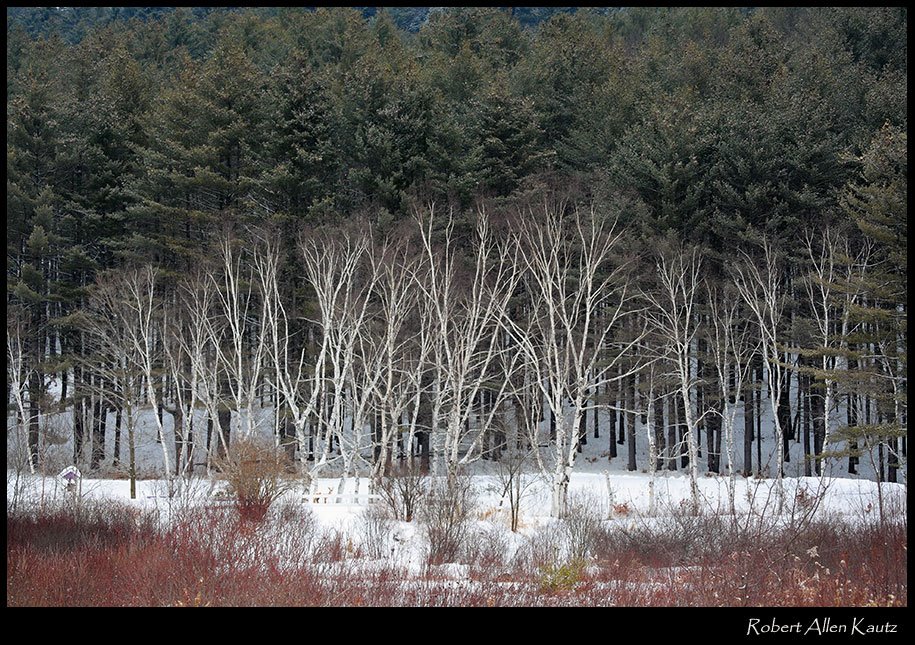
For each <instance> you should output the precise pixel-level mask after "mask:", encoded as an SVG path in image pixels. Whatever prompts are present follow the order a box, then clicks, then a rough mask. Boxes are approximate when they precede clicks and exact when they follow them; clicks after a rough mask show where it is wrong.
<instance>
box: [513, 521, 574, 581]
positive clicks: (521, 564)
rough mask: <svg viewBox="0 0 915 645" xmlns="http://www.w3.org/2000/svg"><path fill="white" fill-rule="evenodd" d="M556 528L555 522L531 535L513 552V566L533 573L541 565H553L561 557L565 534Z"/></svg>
mask: <svg viewBox="0 0 915 645" xmlns="http://www.w3.org/2000/svg"><path fill="white" fill-rule="evenodd" d="M557 523H558V522H557ZM556 529H557V526H556V523H553V524H550V525H547V526H545V527H543V528H540V529H539V530H537V531H536V532H535V533H534V534H533V535H531V536H530V537H529V538H528V539H527V541H525V543H524V544H523V545H522V546H521V547H520V548H519V549H518V551H517V552H516V553H515V556H514V558H513V559H512V566H513V568H515V569H517V570H520V571H524V572H527V573H531V574H533V573H536V572H537V571H539V570H540V569H542V568H543V567H547V566H553V565H555V564H556V563H557V562H559V561H560V560H561V558H562V551H563V547H564V542H565V536H564V535H563V534H562V531H558V530H556Z"/></svg>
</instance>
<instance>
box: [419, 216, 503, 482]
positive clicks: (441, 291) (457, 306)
mask: <svg viewBox="0 0 915 645" xmlns="http://www.w3.org/2000/svg"><path fill="white" fill-rule="evenodd" d="M417 222H418V224H419V228H420V241H421V244H422V249H423V254H422V257H423V261H424V264H425V270H424V271H423V272H422V274H421V275H422V276H423V277H424V278H425V279H424V280H423V281H421V282H419V283H418V286H419V288H420V290H421V292H422V298H423V306H424V307H425V309H426V311H427V312H428V315H429V316H430V317H431V324H432V328H433V338H432V352H431V358H432V362H433V367H432V370H431V371H432V375H433V384H432V391H431V397H432V441H433V470H434V471H436V472H438V473H441V470H442V466H443V465H444V466H446V467H447V474H448V476H449V477H453V476H454V475H456V474H457V470H458V468H459V467H460V466H462V465H464V464H467V463H469V462H471V461H473V460H475V459H477V458H479V457H480V456H481V454H482V439H483V437H484V434H485V430H486V428H487V427H489V426H491V424H492V422H493V420H494V418H495V416H496V414H497V413H498V411H499V410H500V409H501V407H502V403H503V402H504V401H505V400H506V397H507V395H508V386H509V383H508V381H506V380H505V379H500V380H499V381H498V382H497V383H495V384H492V383H490V381H491V380H492V379H493V377H494V376H495V375H496V374H497V373H498V372H499V367H500V365H499V360H500V357H501V356H502V355H503V353H504V352H506V351H508V350H507V348H506V347H505V346H504V344H503V343H500V334H499V333H498V330H499V328H500V321H501V320H503V319H504V317H505V312H506V310H507V306H508V302H509V299H510V297H511V295H512V293H513V291H514V287H515V284H516V281H517V275H518V273H517V270H516V266H517V247H515V246H513V245H512V244H509V243H503V244H497V243H495V242H494V241H493V239H492V235H491V232H490V227H489V221H488V218H487V216H486V213H485V212H484V211H482V210H481V211H479V212H478V217H477V228H476V239H475V245H476V246H475V252H474V259H473V266H472V268H471V269H470V270H469V271H468V272H467V275H465V276H459V272H458V269H457V263H458V251H457V249H456V248H455V244H454V239H453V235H454V220H453V218H452V217H451V214H450V213H449V215H448V217H447V219H446V221H445V227H444V240H443V242H442V244H441V245H440V246H438V247H437V246H436V245H435V244H434V243H433V231H434V224H435V206H434V205H431V206H430V207H429V209H428V213H419V214H418V216H417ZM461 278H463V280H461ZM486 387H491V388H493V390H494V397H493V404H492V407H491V408H490V410H489V411H488V413H485V414H482V415H480V417H479V418H478V419H477V427H476V429H475V430H476V431H475V432H473V431H471V432H470V433H468V426H469V422H470V419H471V416H472V415H473V406H474V402H475V401H476V400H477V398H478V396H479V395H480V393H481V392H482V391H483V389H484V388H486ZM440 424H441V427H440ZM462 450H463V451H464V452H463V455H462V454H461V451H462Z"/></svg>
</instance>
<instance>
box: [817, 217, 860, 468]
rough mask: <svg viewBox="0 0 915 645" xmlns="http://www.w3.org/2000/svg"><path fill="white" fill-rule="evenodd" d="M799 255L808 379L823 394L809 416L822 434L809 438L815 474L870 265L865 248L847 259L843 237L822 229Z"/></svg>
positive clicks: (848, 251) (848, 252) (849, 252)
mask: <svg viewBox="0 0 915 645" xmlns="http://www.w3.org/2000/svg"><path fill="white" fill-rule="evenodd" d="M805 250H806V253H807V259H808V261H809V263H808V268H809V273H808V275H807V276H806V278H805V279H804V280H803V285H804V289H805V291H806V295H807V299H808V303H809V305H810V310H811V312H812V318H813V323H814V327H815V333H816V348H814V349H812V350H808V353H812V354H814V355H815V354H819V358H820V364H819V369H817V370H815V371H814V376H815V377H816V378H817V380H819V381H821V382H822V389H823V399H822V400H823V405H822V409H820V410H817V411H816V412H815V415H817V416H818V417H819V418H817V417H815V421H816V422H817V423H818V424H819V426H820V427H821V428H822V433H817V434H815V438H816V439H819V440H818V441H815V446H814V453H815V459H816V460H815V462H814V463H815V465H816V472H817V473H818V474H820V472H821V467H820V460H821V457H822V453H823V451H824V450H826V449H827V448H826V447H827V446H828V444H829V440H830V434H831V431H832V427H833V419H832V417H833V413H834V409H835V407H836V386H837V382H838V378H839V377H838V370H840V369H841V368H842V365H840V361H842V362H844V361H845V360H846V359H847V355H848V338H849V335H850V334H851V333H853V332H854V331H856V328H857V326H858V325H856V323H855V321H854V320H853V319H852V314H853V310H854V308H855V307H856V306H857V305H858V304H859V301H860V299H861V296H862V295H863V294H862V287H863V284H864V280H863V275H864V274H865V273H866V272H867V267H868V265H869V264H870V255H871V244H870V243H869V242H868V241H866V240H865V241H864V243H863V244H862V245H861V247H860V248H859V250H858V251H857V253H853V252H852V250H851V244H850V242H849V240H848V238H847V237H845V236H843V235H841V234H840V233H838V232H837V231H835V230H834V229H829V228H827V229H826V230H825V231H823V232H822V234H821V235H816V234H814V233H813V232H808V233H807V237H806V239H805ZM845 367H846V368H847V363H845Z"/></svg>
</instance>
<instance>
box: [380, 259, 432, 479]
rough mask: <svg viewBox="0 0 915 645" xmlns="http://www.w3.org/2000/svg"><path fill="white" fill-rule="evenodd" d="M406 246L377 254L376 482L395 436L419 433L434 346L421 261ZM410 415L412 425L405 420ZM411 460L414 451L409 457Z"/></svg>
mask: <svg viewBox="0 0 915 645" xmlns="http://www.w3.org/2000/svg"><path fill="white" fill-rule="evenodd" d="M411 253H412V250H411V249H410V247H409V246H407V245H406V244H395V243H391V242H389V243H386V244H384V245H383V246H382V247H381V248H380V249H378V250H377V251H376V252H375V253H373V254H372V257H371V261H372V264H373V272H374V273H375V274H376V275H377V276H378V282H377V284H376V298H377V301H378V311H377V317H376V320H375V325H374V326H375V329H374V332H373V333H372V334H371V342H373V343H374V344H375V347H376V353H375V356H376V357H377V362H376V364H375V366H374V369H375V372H376V374H377V375H378V378H377V382H376V383H375V387H374V388H373V390H372V394H373V396H374V408H375V409H376V410H377V411H378V427H377V428H376V436H375V437H374V438H373V442H374V451H373V452H374V454H373V457H374V463H373V466H372V477H373V480H375V481H376V482H377V481H378V480H379V478H380V477H381V475H382V474H383V473H384V471H385V468H386V464H387V463H388V459H389V456H390V454H389V453H390V450H391V444H392V441H393V440H394V437H395V434H396V433H398V432H400V431H401V429H402V427H403V425H406V428H407V438H406V445H407V446H408V447H409V446H412V444H413V441H414V439H415V437H416V432H417V427H418V426H417V424H418V416H419V405H420V397H421V396H422V395H423V384H422V381H423V379H422V375H423V373H424V371H425V369H426V361H427V359H428V355H429V351H430V349H431V343H430V338H431V334H430V333H429V332H430V326H429V325H428V324H424V321H423V320H421V318H422V317H421V316H420V310H419V296H420V290H419V289H417V288H416V284H417V281H421V280H422V278H420V277H419V275H418V271H419V265H420V260H419V259H417V258H416V257H414V256H412V255H411ZM404 416H407V417H408V419H407V422H406V424H402V419H403V418H404ZM407 458H408V460H410V461H411V464H410V465H411V468H412V450H410V451H409V454H408V456H407Z"/></svg>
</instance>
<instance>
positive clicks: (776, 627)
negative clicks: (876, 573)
mask: <svg viewBox="0 0 915 645" xmlns="http://www.w3.org/2000/svg"><path fill="white" fill-rule="evenodd" d="M898 627H899V626H898V625H896V624H893V623H890V622H886V623H883V622H873V621H869V620H868V619H867V618H866V617H863V618H856V617H851V618H849V619H848V620H841V621H836V620H833V619H832V618H830V617H828V616H827V617H824V618H814V619H813V620H812V621H810V622H801V621H798V622H795V623H790V622H779V620H778V619H776V618H772V619H768V620H767V619H764V618H750V619H749V621H748V624H747V636H766V635H769V634H800V635H802V636H821V635H823V634H848V635H849V636H868V635H872V634H895V633H896V632H897V629H898Z"/></svg>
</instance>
